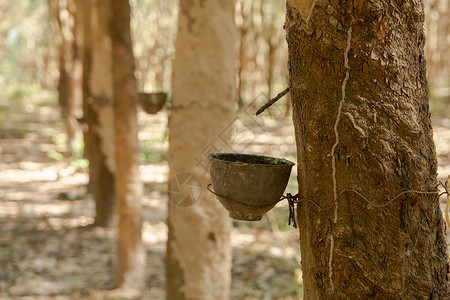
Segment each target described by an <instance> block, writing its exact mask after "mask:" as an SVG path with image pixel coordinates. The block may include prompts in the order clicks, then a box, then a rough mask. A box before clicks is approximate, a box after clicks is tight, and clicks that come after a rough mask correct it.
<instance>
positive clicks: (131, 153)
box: [111, 0, 146, 290]
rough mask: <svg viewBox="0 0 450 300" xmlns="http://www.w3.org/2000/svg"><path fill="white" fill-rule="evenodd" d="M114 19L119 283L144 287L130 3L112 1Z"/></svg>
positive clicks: (136, 101)
mask: <svg viewBox="0 0 450 300" xmlns="http://www.w3.org/2000/svg"><path fill="white" fill-rule="evenodd" d="M111 9H112V19H111V37H112V57H113V78H114V97H115V98H114V129H115V146H116V147H115V150H116V151H115V153H116V156H115V157H116V174H115V177H116V180H115V183H116V206H117V216H118V219H117V221H118V250H117V268H116V276H117V283H118V284H119V286H120V287H122V288H125V289H134V290H141V289H142V288H143V286H144V279H145V278H144V270H145V258H146V256H145V249H144V247H143V245H142V240H141V228H142V215H141V205H140V200H141V196H142V183H141V181H140V176H139V146H138V139H137V134H138V128H137V119H136V118H137V116H136V113H137V104H138V94H137V90H136V78H135V77H134V69H135V62H134V57H133V46H132V42H131V36H130V5H129V2H128V0H113V1H112V5H111Z"/></svg>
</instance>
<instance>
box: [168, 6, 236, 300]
mask: <svg viewBox="0 0 450 300" xmlns="http://www.w3.org/2000/svg"><path fill="white" fill-rule="evenodd" d="M178 21H179V24H178V36H177V39H176V44H175V49H176V55H175V61H174V65H173V71H174V76H173V99H172V108H173V109H172V115H171V118H170V122H169V129H170V139H169V144H170V146H169V166H170V178H173V177H174V176H176V175H177V174H179V173H182V172H187V173H190V174H193V175H194V176H196V177H197V178H198V179H199V181H200V182H201V186H202V188H203V189H202V194H201V198H200V199H199V200H198V202H196V203H195V204H194V205H193V206H190V207H188V208H182V207H177V206H176V205H174V204H173V203H169V217H168V223H169V231H170V233H169V240H168V245H167V246H168V250H167V251H168V256H167V259H168V270H167V298H168V299H229V289H230V267H231V250H230V243H229V235H230V220H229V218H228V213H227V212H226V211H225V210H224V209H223V208H222V207H221V206H220V204H219V202H218V201H217V200H216V199H215V197H214V196H212V195H211V194H210V193H209V192H207V191H206V189H205V187H206V185H207V184H208V183H209V182H210V178H209V175H208V170H207V169H205V168H204V167H203V166H202V165H207V159H206V156H204V155H201V154H200V153H201V152H202V150H204V149H205V147H207V146H208V144H210V143H211V142H212V143H213V144H214V146H215V147H217V148H218V149H224V145H222V144H221V143H220V142H219V138H218V137H219V135H220V133H221V132H222V131H223V130H224V129H225V128H226V127H227V125H229V124H230V122H231V121H232V114H233V107H234V103H233V99H234V96H235V72H234V62H235V51H234V43H235V36H236V32H235V31H236V29H235V23H234V1H216V0H206V1H205V0H203V1H200V0H194V1H187V0H181V2H180V14H179V20H178ZM196 158H197V159H201V160H202V164H198V162H197V161H196ZM173 265H176V266H177V267H176V268H175V269H174V268H173ZM177 269H178V271H179V272H177ZM177 273H178V274H177Z"/></svg>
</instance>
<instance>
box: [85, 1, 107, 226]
mask: <svg viewBox="0 0 450 300" xmlns="http://www.w3.org/2000/svg"><path fill="white" fill-rule="evenodd" d="M102 5H103V6H102ZM83 9H84V35H83V37H84V40H83V49H84V51H83V111H84V119H85V121H86V123H87V125H88V126H87V127H88V130H87V132H85V144H86V154H87V155H86V156H87V158H88V160H89V177H90V178H89V179H90V184H91V187H92V191H93V194H94V199H95V212H96V216H95V223H94V225H96V226H108V225H110V223H111V220H112V216H113V211H114V161H113V156H114V153H113V151H114V147H112V144H113V143H114V141H113V139H114V135H113V129H112V124H113V121H112V119H113V116H112V115H113V113H112V84H111V83H110V82H111V81H112V77H111V76H108V75H109V74H111V71H110V70H111V50H110V44H108V43H110V42H109V38H108V34H109V31H108V26H109V15H108V13H107V12H105V11H106V10H107V9H109V6H108V4H107V3H104V2H103V4H102V1H99V2H97V1H95V2H94V1H93V0H86V1H85V2H84V3H83ZM108 69H109V71H108Z"/></svg>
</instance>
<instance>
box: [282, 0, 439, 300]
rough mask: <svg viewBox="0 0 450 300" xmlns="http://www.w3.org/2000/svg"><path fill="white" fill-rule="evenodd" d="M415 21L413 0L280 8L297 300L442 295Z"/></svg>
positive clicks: (419, 32) (432, 156) (418, 22)
mask: <svg viewBox="0 0 450 300" xmlns="http://www.w3.org/2000/svg"><path fill="white" fill-rule="evenodd" d="M423 19H424V14H423V3H422V1H411V0H408V1H399V0H398V1H387V0H383V1H362V0H359V1H356V0H355V1H324V0H319V1H316V0H315V1H312V0H310V1H300V0H288V1H287V14H286V24H285V29H286V33H287V42H288V45H289V70H290V88H291V95H292V102H293V122H294V125H295V133H296V139H297V156H298V174H299V177H298V184H299V191H300V193H299V198H300V199H303V201H302V202H301V203H300V204H299V205H298V219H299V228H300V244H301V255H302V265H303V272H304V273H303V279H304V286H305V298H306V299H373V298H377V299H445V298H446V292H445V290H446V273H447V268H446V259H447V257H446V244H445V240H444V236H443V219H442V214H441V211H440V209H439V205H438V196H437V194H436V191H437V188H436V187H437V181H436V167H437V166H436V165H437V162H436V153H435V146H434V142H433V136H432V128H431V122H430V112H429V107H428V92H427V79H426V68H425V60H424V53H423V46H424V42H425V37H424V32H423ZM412 190H415V191H423V192H433V194H419V193H416V192H408V191H412ZM402 192H405V193H404V194H403V195H401V196H398V197H397V195H399V194H400V193H402ZM307 200H310V201H314V202H315V203H317V204H318V205H320V206H322V207H330V209H328V210H319V209H318V208H317V207H315V205H313V204H312V203H311V202H308V201H307ZM390 200H392V201H391V202H389V201H390ZM368 201H370V202H372V203H374V204H377V205H385V206H383V207H375V206H374V205H370V204H369V203H368Z"/></svg>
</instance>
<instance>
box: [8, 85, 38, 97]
mask: <svg viewBox="0 0 450 300" xmlns="http://www.w3.org/2000/svg"><path fill="white" fill-rule="evenodd" d="M41 92H42V90H41V88H40V87H38V86H36V85H30V84H26V83H19V84H10V85H4V86H0V94H1V95H4V96H5V97H6V98H8V99H9V100H23V99H30V98H34V97H35V96H36V95H38V94H39V93H41Z"/></svg>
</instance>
